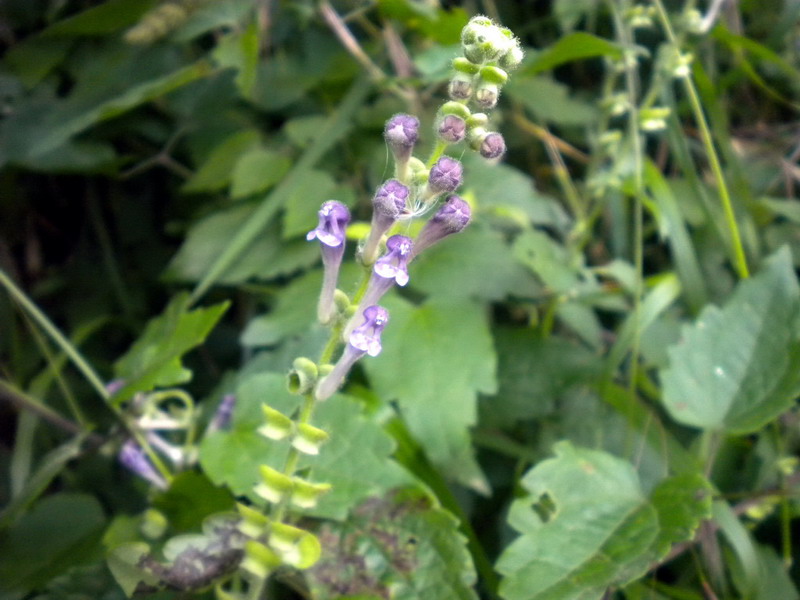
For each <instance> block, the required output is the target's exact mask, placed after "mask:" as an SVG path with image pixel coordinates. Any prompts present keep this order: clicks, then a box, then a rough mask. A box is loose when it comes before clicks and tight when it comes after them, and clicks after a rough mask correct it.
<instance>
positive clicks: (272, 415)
mask: <svg viewBox="0 0 800 600" xmlns="http://www.w3.org/2000/svg"><path fill="white" fill-rule="evenodd" d="M261 410H262V411H263V413H264V421H265V423H264V424H263V425H262V426H261V427H259V428H258V433H260V434H261V435H263V436H264V437H265V438H267V439H270V440H276V441H278V440H282V439H284V438H285V437H287V436H288V435H289V434H290V433H292V431H293V430H294V423H293V422H292V420H291V419H290V418H289V417H287V416H286V415H284V414H283V413H282V412H279V411H277V410H275V409H274V408H272V407H271V406H269V405H267V404H262V405H261Z"/></svg>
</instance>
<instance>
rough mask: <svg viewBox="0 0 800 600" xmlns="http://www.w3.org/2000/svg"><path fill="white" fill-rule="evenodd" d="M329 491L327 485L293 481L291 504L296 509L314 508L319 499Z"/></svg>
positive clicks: (329, 488)
mask: <svg viewBox="0 0 800 600" xmlns="http://www.w3.org/2000/svg"><path fill="white" fill-rule="evenodd" d="M329 491H331V484H329V483H310V482H308V481H304V480H302V479H296V478H295V480H294V488H292V504H294V505H295V506H297V507H298V508H314V507H315V506H316V505H317V502H318V501H319V499H320V498H321V497H322V496H324V495H325V494H327V493H328V492H329Z"/></svg>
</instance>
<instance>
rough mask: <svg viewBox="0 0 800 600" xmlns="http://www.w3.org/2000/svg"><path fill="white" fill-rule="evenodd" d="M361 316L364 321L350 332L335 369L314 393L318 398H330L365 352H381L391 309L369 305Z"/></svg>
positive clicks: (371, 353)
mask: <svg viewBox="0 0 800 600" xmlns="http://www.w3.org/2000/svg"><path fill="white" fill-rule="evenodd" d="M361 316H362V317H363V318H364V321H363V323H362V324H361V325H360V326H359V327H356V328H355V329H354V330H353V332H352V333H351V334H350V336H349V338H348V343H347V346H345V349H344V352H343V353H342V356H341V357H340V358H339V360H338V362H337V363H336V365H334V367H333V370H332V371H331V372H330V373H328V375H326V376H325V377H324V378H323V379H322V380H321V381H320V382H319V384H318V385H317V389H316V392H315V394H314V396H315V397H316V399H317V400H327V399H328V398H330V397H331V396H332V395H333V394H334V393H335V392H336V390H337V389H339V386H341V385H342V382H343V381H344V378H345V377H346V376H347V374H348V373H349V372H350V369H351V368H352V367H353V365H354V364H355V362H356V361H357V360H358V359H359V358H361V357H362V356H364V355H365V354H369V355H370V356H377V355H378V354H379V353H380V351H381V333H383V329H384V328H385V327H386V324H387V323H388V322H389V311H387V310H386V309H385V308H383V307H382V306H369V307H367V308H365V309H364V312H363V313H361Z"/></svg>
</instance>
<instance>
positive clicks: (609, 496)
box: [497, 442, 659, 600]
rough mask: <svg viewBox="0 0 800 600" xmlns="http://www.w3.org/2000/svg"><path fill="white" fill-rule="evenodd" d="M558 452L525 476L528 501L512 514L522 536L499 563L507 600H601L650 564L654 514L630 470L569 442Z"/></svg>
mask: <svg viewBox="0 0 800 600" xmlns="http://www.w3.org/2000/svg"><path fill="white" fill-rule="evenodd" d="M555 453H556V456H555V458H550V459H547V460H545V461H543V462H541V463H539V464H538V465H537V466H536V467H534V468H533V469H531V470H530V471H529V472H528V473H527V474H526V475H525V476H524V477H523V479H522V485H523V486H524V487H525V489H526V490H527V491H528V492H529V494H530V495H529V496H526V497H524V498H521V499H519V500H516V501H515V502H514V504H513V505H512V508H511V513H510V517H509V520H510V523H511V525H512V527H514V528H515V529H517V530H518V531H519V532H520V534H521V536H520V537H519V538H517V539H516V540H515V541H514V542H512V543H511V545H510V546H508V547H507V548H506V550H505V551H504V552H503V554H502V555H501V556H500V559H499V561H498V563H497V570H498V571H499V572H500V573H501V574H502V575H503V576H504V579H503V581H502V583H501V584H500V595H501V596H502V597H503V598H506V599H507V600H578V599H580V600H595V599H596V600H599V599H600V598H601V597H602V596H603V594H604V592H605V590H606V588H607V587H608V586H610V585H613V584H620V583H625V582H626V581H628V580H630V579H632V578H634V577H636V576H638V575H641V574H642V573H643V572H644V571H645V570H646V569H647V567H648V565H649V561H650V559H651V556H650V548H651V546H652V545H653V544H654V542H655V541H656V539H657V536H658V533H659V528H658V513H657V512H656V510H655V509H654V508H653V506H652V505H651V504H650V503H649V502H648V501H647V498H645V496H644V495H643V493H642V490H641V487H640V484H639V480H638V477H637V476H636V472H635V470H634V469H633V467H632V466H631V465H630V464H629V463H628V462H626V461H623V460H621V459H619V458H615V457H613V456H611V455H609V454H606V453H604V452H600V451H596V450H586V449H581V448H576V447H574V446H572V445H571V444H570V443H568V442H560V443H558V444H557V445H556V446H555Z"/></svg>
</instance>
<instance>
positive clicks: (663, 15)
mask: <svg viewBox="0 0 800 600" xmlns="http://www.w3.org/2000/svg"><path fill="white" fill-rule="evenodd" d="M653 4H654V6H655V7H656V10H657V12H658V17H659V20H660V21H661V25H662V27H663V28H664V32H665V33H666V35H667V39H668V40H669V41H670V43H672V44H675V45H676V46H677V38H676V36H675V32H674V31H673V29H672V24H671V23H670V20H669V16H668V15H667V11H666V9H665V8H664V4H663V3H662V2H661V0H653ZM682 79H683V87H684V90H685V91H686V95H687V96H688V98H689V105H690V106H691V109H692V112H693V113H694V119H695V121H696V123H697V126H698V128H699V129H700V137H701V139H702V140H703V146H704V147H705V149H706V154H707V155H708V162H709V165H710V167H711V172H712V173H713V175H714V180H715V181H716V183H717V189H718V191H719V199H720V202H721V203H722V208H723V211H724V212H725V223H726V225H727V226H728V231H729V232H730V235H731V244H732V245H733V248H732V250H733V266H734V268H735V269H736V273H737V274H738V275H739V278H740V279H747V278H748V277H749V276H750V271H749V269H748V267H747V257H746V256H745V252H744V246H743V245H742V237H741V234H740V233H739V225H738V223H737V222H736V213H735V212H734V210H733V203H732V202H731V196H730V191H729V190H728V184H727V183H726V182H725V175H724V173H723V172H722V165H721V163H720V160H719V155H718V154H717V149H716V147H715V146H714V140H713V138H712V136H711V129H710V128H709V126H708V121H707V119H706V117H705V113H704V112H703V106H702V104H701V102H700V95H699V94H698V93H697V88H696V87H695V85H694V82H693V81H692V79H691V77H690V76H686V77H683V78H682Z"/></svg>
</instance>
